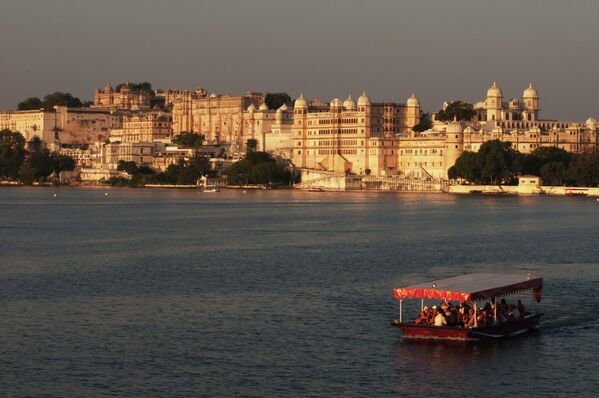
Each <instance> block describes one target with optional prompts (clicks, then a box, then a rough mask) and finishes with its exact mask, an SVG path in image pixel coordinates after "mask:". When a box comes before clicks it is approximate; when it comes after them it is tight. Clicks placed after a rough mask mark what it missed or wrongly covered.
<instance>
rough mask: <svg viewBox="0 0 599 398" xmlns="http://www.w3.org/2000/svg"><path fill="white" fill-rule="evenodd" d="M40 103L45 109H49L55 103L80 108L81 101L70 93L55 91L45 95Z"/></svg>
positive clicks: (55, 104) (52, 107)
mask: <svg viewBox="0 0 599 398" xmlns="http://www.w3.org/2000/svg"><path fill="white" fill-rule="evenodd" d="M42 105H43V107H44V109H45V110H47V111H51V110H52V109H54V106H57V105H62V106H68V107H69V108H81V107H82V106H83V103H82V102H81V100H80V99H79V98H77V97H73V96H72V95H71V93H62V92H60V91H56V92H54V93H52V94H48V95H46V96H45V97H44V100H43V101H42Z"/></svg>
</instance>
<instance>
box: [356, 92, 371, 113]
mask: <svg viewBox="0 0 599 398" xmlns="http://www.w3.org/2000/svg"><path fill="white" fill-rule="evenodd" d="M358 110H359V111H360V112H365V111H369V110H370V98H369V97H368V96H367V95H366V91H364V92H363V93H362V95H360V97H358Z"/></svg>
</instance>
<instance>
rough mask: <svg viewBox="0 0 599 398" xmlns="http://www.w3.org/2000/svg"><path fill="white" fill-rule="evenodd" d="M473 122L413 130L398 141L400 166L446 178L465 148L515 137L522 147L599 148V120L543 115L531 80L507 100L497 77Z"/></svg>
mask: <svg viewBox="0 0 599 398" xmlns="http://www.w3.org/2000/svg"><path fill="white" fill-rule="evenodd" d="M474 109H475V110H476V117H475V119H474V120H473V121H472V122H455V121H454V122H448V123H447V122H441V121H437V120H435V121H434V123H433V129H432V130H429V131H425V132H423V133H416V132H411V133H410V134H409V135H408V136H407V137H404V138H402V139H401V141H400V151H399V156H400V159H399V161H398V164H399V171H400V172H401V173H402V174H405V175H408V176H414V177H422V178H427V177H430V176H433V177H435V178H446V177H447V170H448V169H449V168H450V167H451V166H453V165H454V164H455V161H456V159H457V158H458V157H459V156H460V155H461V154H462V153H463V151H472V152H477V151H478V150H479V149H480V146H481V145H482V144H483V143H485V142H487V141H490V140H500V141H503V142H510V143H512V147H513V148H514V149H517V150H518V151H519V152H521V153H525V154H527V153H531V152H533V151H534V150H535V149H537V148H540V147H558V148H562V149H564V150H566V151H569V152H573V153H580V152H588V151H595V150H598V149H599V123H598V122H597V120H595V119H593V118H589V119H587V121H586V122H585V123H579V122H574V121H564V120H546V119H541V118H539V93H538V91H537V90H536V89H535V88H534V87H532V85H529V86H528V87H527V88H526V89H525V90H524V92H523V93H522V98H521V99H510V100H509V101H507V102H504V101H503V93H502V91H501V89H500V88H499V87H498V86H497V84H496V83H493V85H492V86H491V87H490V88H489V90H488V91H487V98H486V99H485V101H482V102H478V103H476V104H475V105H474Z"/></svg>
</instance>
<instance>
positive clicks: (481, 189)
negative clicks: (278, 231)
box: [0, 181, 599, 200]
mask: <svg viewBox="0 0 599 398" xmlns="http://www.w3.org/2000/svg"><path fill="white" fill-rule="evenodd" d="M21 187H33V188H93V189H100V188H103V189H106V190H111V189H115V188H118V189H123V188H125V189H144V188H146V189H161V190H168V189H179V190H192V189H195V190H197V191H198V192H202V189H200V188H198V187H197V185H172V184H148V185H143V186H137V187H127V186H112V185H103V184H51V183H42V184H40V183H37V184H32V185H26V184H23V183H19V182H5V181H2V182H0V189H1V188H21ZM218 188H219V189H222V190H231V191H236V190H237V191H239V190H252V191H271V190H272V191H282V190H286V191H287V190H291V191H298V192H309V190H308V189H304V188H293V187H289V188H264V187H262V186H255V185H246V186H239V185H232V186H222V187H218ZM543 188H545V190H542V191H538V192H530V191H527V192H519V191H518V186H515V185H505V186H504V185H501V186H497V185H489V186H480V185H451V186H449V187H448V189H445V190H389V189H347V190H336V189H331V190H326V189H325V190H323V191H321V192H310V193H311V194H318V193H327V194H330V193H414V194H422V193H434V194H439V193H442V194H452V195H474V196H492V197H503V196H505V197H513V196H552V197H555V196H566V197H580V198H584V197H591V198H593V197H599V187H543ZM598 200H599V199H598Z"/></svg>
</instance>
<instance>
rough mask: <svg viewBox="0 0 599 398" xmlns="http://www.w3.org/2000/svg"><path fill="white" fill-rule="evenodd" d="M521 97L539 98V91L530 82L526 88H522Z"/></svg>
mask: <svg viewBox="0 0 599 398" xmlns="http://www.w3.org/2000/svg"><path fill="white" fill-rule="evenodd" d="M522 98H539V93H538V92H537V89H536V88H534V87H533V86H532V83H530V84H529V85H528V87H527V88H526V90H524V92H523V93H522Z"/></svg>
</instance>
